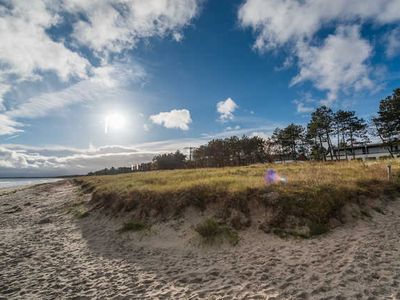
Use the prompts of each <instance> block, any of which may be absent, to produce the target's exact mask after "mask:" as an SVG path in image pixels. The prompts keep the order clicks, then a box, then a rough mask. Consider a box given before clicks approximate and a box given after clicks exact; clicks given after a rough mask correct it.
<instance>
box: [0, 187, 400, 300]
mask: <svg viewBox="0 0 400 300" xmlns="http://www.w3.org/2000/svg"><path fill="white" fill-rule="evenodd" d="M76 197H77V190H76V187H74V186H73V185H71V184H70V183H68V182H60V183H54V184H45V185H40V186H36V187H30V188H25V189H21V190H18V191H16V192H15V193H10V192H7V193H3V194H1V195H0V237H1V238H0V298H1V299H3V298H4V299H10V298H12V299H15V298H17V299H18V298H21V299H38V298H40V299H54V298H83V299H85V298H116V299H400V287H399V283H400V239H399V236H400V201H395V202H391V203H390V204H389V206H388V207H387V208H386V209H385V215H383V214H379V213H374V215H373V219H372V220H370V221H359V222H358V223H357V224H348V225H345V226H343V227H339V228H338V229H336V230H334V231H333V232H332V233H330V234H328V235H324V236H321V237H319V238H314V239H308V240H301V239H286V240H284V239H280V238H278V237H276V236H273V235H267V234H265V233H263V232H261V231H255V230H254V229H252V228H250V229H248V230H246V231H243V232H241V241H240V243H239V245H238V246H236V247H228V246H221V247H219V248H217V247H214V248H204V247H199V245H198V244H197V242H196V239H195V235H194V232H193V230H192V229H191V228H190V224H191V223H190V221H192V222H194V218H192V217H190V218H189V217H188V220H186V221H181V223H180V224H172V223H171V224H168V226H167V225H166V224H162V225H160V226H156V227H155V228H154V230H153V232H152V233H151V234H150V235H149V236H141V234H134V233H128V234H117V233H116V229H117V228H118V226H120V221H117V220H115V219H111V218H107V217H105V216H102V215H99V214H97V213H91V214H90V215H89V216H88V217H86V218H83V219H76V218H74V217H73V216H72V215H71V214H70V213H68V212H67V209H68V206H69V205H70V202H71V201H74V199H76ZM176 228H178V229H176Z"/></svg>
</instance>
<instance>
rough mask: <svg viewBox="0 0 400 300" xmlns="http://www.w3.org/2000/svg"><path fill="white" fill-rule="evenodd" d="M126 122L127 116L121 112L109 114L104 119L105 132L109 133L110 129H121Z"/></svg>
mask: <svg viewBox="0 0 400 300" xmlns="http://www.w3.org/2000/svg"><path fill="white" fill-rule="evenodd" d="M125 124H126V122H125V118H124V116H122V115H121V114H118V113H113V114H110V115H107V116H106V118H105V121H104V133H105V134H108V133H109V132H110V130H121V129H123V128H124V127H125Z"/></svg>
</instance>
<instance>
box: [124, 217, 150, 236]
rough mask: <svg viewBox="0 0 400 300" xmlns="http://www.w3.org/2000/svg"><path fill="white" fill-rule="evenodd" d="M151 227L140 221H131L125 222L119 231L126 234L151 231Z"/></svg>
mask: <svg viewBox="0 0 400 300" xmlns="http://www.w3.org/2000/svg"><path fill="white" fill-rule="evenodd" d="M149 229H150V226H149V225H148V224H146V223H145V222H142V221H140V220H131V221H128V222H125V223H124V224H123V225H122V227H121V228H120V229H119V230H118V232H119V233H124V232H128V231H133V232H137V231H144V230H149Z"/></svg>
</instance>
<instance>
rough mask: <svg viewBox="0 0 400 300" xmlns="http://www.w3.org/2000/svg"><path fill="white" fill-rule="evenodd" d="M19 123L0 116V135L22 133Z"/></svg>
mask: <svg viewBox="0 0 400 300" xmlns="http://www.w3.org/2000/svg"><path fill="white" fill-rule="evenodd" d="M21 126H22V124H21V123H19V122H17V121H14V120H13V119H11V118H10V117H8V116H6V115H2V114H0V135H6V134H13V133H17V132H20V131H22V130H21V129H20V127H21Z"/></svg>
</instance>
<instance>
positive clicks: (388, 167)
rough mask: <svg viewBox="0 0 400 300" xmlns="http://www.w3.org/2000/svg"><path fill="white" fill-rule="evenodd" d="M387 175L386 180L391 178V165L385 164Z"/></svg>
mask: <svg viewBox="0 0 400 300" xmlns="http://www.w3.org/2000/svg"><path fill="white" fill-rule="evenodd" d="M387 175H388V180H389V181H390V180H392V166H391V165H387Z"/></svg>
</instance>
